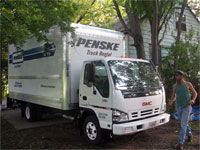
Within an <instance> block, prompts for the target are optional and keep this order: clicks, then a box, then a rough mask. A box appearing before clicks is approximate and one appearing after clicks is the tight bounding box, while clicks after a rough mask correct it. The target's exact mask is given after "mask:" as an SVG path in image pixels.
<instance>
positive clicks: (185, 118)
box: [177, 105, 192, 144]
mask: <svg viewBox="0 0 200 150" xmlns="http://www.w3.org/2000/svg"><path fill="white" fill-rule="evenodd" d="M177 111H178V116H179V119H180V121H181V131H180V134H179V143H181V144H183V143H184V142H185V135H187V136H192V132H191V129H190V127H189V125H188V122H189V117H190V112H191V106H188V105H187V106H184V107H180V106H177Z"/></svg>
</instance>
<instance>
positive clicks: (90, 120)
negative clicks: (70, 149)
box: [83, 116, 102, 145]
mask: <svg viewBox="0 0 200 150" xmlns="http://www.w3.org/2000/svg"><path fill="white" fill-rule="evenodd" d="M83 129H84V136H85V137H86V139H87V140H88V142H89V143H90V144H94V145H98V144H100V143H101V142H102V130H101V128H100V125H99V122H98V120H97V118H96V117H95V116H89V117H87V118H86V119H85V121H84V125H83Z"/></svg>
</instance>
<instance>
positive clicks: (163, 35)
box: [158, 15, 172, 45]
mask: <svg viewBox="0 0 200 150" xmlns="http://www.w3.org/2000/svg"><path fill="white" fill-rule="evenodd" d="M171 16H172V15H170V17H169V18H168V19H167V21H166V23H165V30H164V32H163V34H162V37H161V39H160V40H159V41H158V44H159V45H160V43H161V42H162V41H163V39H164V37H165V33H166V31H167V25H168V22H169V20H170V19H171Z"/></svg>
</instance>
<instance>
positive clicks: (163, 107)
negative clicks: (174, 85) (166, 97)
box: [160, 103, 166, 114]
mask: <svg viewBox="0 0 200 150" xmlns="http://www.w3.org/2000/svg"><path fill="white" fill-rule="evenodd" d="M165 111H166V103H165V104H164V105H162V107H161V110H160V113H161V114H163V113H165Z"/></svg>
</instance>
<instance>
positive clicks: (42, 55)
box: [24, 53, 44, 61]
mask: <svg viewBox="0 0 200 150" xmlns="http://www.w3.org/2000/svg"><path fill="white" fill-rule="evenodd" d="M42 57H44V54H43V53H38V54H35V55H29V56H25V57H24V61H27V60H32V59H39V58H42Z"/></svg>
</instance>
